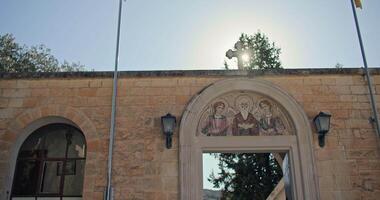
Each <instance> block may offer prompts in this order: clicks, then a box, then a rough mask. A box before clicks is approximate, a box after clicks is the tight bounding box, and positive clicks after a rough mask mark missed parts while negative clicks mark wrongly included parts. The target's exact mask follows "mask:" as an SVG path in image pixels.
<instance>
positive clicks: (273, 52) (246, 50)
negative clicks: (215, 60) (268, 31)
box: [225, 31, 282, 70]
mask: <svg viewBox="0 0 380 200" xmlns="http://www.w3.org/2000/svg"><path fill="white" fill-rule="evenodd" d="M238 42H240V44H241V45H238V46H236V45H235V47H234V48H233V49H232V50H233V51H235V52H239V54H242V55H237V57H241V56H243V54H245V55H246V58H245V59H242V58H238V59H242V65H243V67H244V69H248V70H252V69H279V68H282V66H281V61H280V54H281V49H280V48H278V47H276V45H275V43H274V42H270V41H269V39H268V37H267V36H266V35H265V34H264V33H262V32H260V31H258V32H257V33H255V34H253V35H247V34H244V33H242V34H241V35H240V37H239V40H238ZM225 67H226V68H227V69H228V65H226V63H225Z"/></svg>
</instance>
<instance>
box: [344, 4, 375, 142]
mask: <svg viewBox="0 0 380 200" xmlns="http://www.w3.org/2000/svg"><path fill="white" fill-rule="evenodd" d="M350 1H351V6H352V12H353V14H354V19H355V25H356V32H357V34H358V38H359V43H360V51H361V53H362V57H363V63H364V71H365V75H366V78H367V83H368V89H369V95H370V98H371V106H372V112H373V116H374V119H373V120H374V121H375V124H376V131H377V134H378V135H379V136H380V126H379V119H378V116H377V109H376V108H377V106H376V101H375V97H374V96H373V89H372V80H371V76H370V74H369V72H368V65H367V59H366V56H365V52H364V45H363V41H362V36H361V33H360V27H359V22H358V17H357V15H356V8H355V5H354V0H350ZM359 3H360V1H359ZM359 6H360V7H361V4H360V5H359Z"/></svg>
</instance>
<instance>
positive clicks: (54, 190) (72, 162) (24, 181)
mask: <svg viewBox="0 0 380 200" xmlns="http://www.w3.org/2000/svg"><path fill="white" fill-rule="evenodd" d="M85 160H86V141H85V137H84V135H83V133H82V132H81V131H80V130H79V129H78V128H76V127H75V126H73V125H69V124H65V123H51V124H47V125H45V126H42V127H40V128H38V129H37V130H35V131H33V132H32V133H31V134H30V135H29V136H28V137H27V138H26V140H25V141H23V143H22V145H21V147H20V149H19V152H18V156H17V162H16V167H15V172H14V176H13V184H12V191H11V199H46V198H49V199H57V200H58V199H81V198H82V196H83V194H82V193H83V181H84V168H85Z"/></svg>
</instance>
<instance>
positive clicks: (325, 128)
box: [313, 112, 331, 147]
mask: <svg viewBox="0 0 380 200" xmlns="http://www.w3.org/2000/svg"><path fill="white" fill-rule="evenodd" d="M330 118H331V115H330V114H328V113H325V112H319V114H318V115H317V116H315V117H314V119H313V122H314V125H315V127H316V129H317V133H318V144H319V146H320V147H324V146H325V136H326V134H327V133H328V132H329V130H330Z"/></svg>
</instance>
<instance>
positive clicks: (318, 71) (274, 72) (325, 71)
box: [0, 68, 380, 79]
mask: <svg viewBox="0 0 380 200" xmlns="http://www.w3.org/2000/svg"><path fill="white" fill-rule="evenodd" d="M370 73H371V74H376V75H378V74H380V68H370ZM118 74H119V77H171V76H176V77H178V76H180V77H181V76H183V77H186V76H205V77H207V76H245V77H247V76H248V77H255V76H264V75H270V76H284V75H334V74H351V75H353V74H359V75H363V74H364V69H363V68H312V69H311V68H309V69H266V70H167V71H165V70H162V71H119V72H118ZM112 77H113V71H86V72H25V73H1V72H0V78H1V79H35V78H112Z"/></svg>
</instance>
